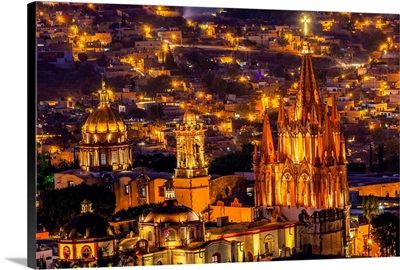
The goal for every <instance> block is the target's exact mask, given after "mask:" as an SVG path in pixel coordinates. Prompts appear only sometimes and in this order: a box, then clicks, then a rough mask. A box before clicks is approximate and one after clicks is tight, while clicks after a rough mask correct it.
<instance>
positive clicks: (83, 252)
mask: <svg viewBox="0 0 400 270" xmlns="http://www.w3.org/2000/svg"><path fill="white" fill-rule="evenodd" d="M81 255H82V257H83V258H90V257H91V256H92V249H91V248H90V247H89V246H84V247H83V248H82V249H81Z"/></svg>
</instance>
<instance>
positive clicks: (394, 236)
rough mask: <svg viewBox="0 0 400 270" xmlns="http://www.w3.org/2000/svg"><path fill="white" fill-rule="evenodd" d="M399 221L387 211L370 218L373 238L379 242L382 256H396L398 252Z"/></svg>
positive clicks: (399, 250)
mask: <svg viewBox="0 0 400 270" xmlns="http://www.w3.org/2000/svg"><path fill="white" fill-rule="evenodd" d="M399 222H400V219H399V217H398V216H396V215H394V214H392V213H389V212H386V213H383V214H381V215H379V216H377V217H375V218H373V219H372V227H373V229H372V234H373V235H374V237H373V238H374V241H375V242H377V243H378V244H379V246H380V252H381V255H382V256H383V257H389V256H395V255H397V256H398V254H400V253H399V252H400V249H399V235H398V234H399Z"/></svg>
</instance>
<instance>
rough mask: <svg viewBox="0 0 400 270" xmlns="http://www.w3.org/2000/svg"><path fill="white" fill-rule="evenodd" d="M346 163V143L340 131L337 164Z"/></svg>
mask: <svg viewBox="0 0 400 270" xmlns="http://www.w3.org/2000/svg"><path fill="white" fill-rule="evenodd" d="M346 163H347V159H346V145H345V143H344V135H343V133H342V134H341V136H340V150H339V164H340V165H344V164H346Z"/></svg>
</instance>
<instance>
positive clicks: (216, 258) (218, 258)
mask: <svg viewBox="0 0 400 270" xmlns="http://www.w3.org/2000/svg"><path fill="white" fill-rule="evenodd" d="M211 262H212V263H221V253H219V252H216V253H214V254H213V255H211Z"/></svg>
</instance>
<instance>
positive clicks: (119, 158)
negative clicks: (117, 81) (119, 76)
mask: <svg viewBox="0 0 400 270" xmlns="http://www.w3.org/2000/svg"><path fill="white" fill-rule="evenodd" d="M110 92H111V91H109V90H106V88H105V82H104V81H103V80H102V89H101V90H100V91H99V95H100V102H99V105H98V108H97V109H96V110H95V111H94V112H92V113H91V114H90V115H89V117H88V118H87V120H86V122H85V124H84V125H83V126H82V141H81V142H80V145H79V147H80V166H81V169H82V170H83V171H91V172H92V171H94V172H95V171H116V170H126V169H129V168H131V164H132V154H131V151H130V143H129V140H128V136H127V129H126V126H125V123H124V120H123V119H122V117H121V116H120V115H119V114H118V112H117V111H116V110H115V109H113V108H111V103H110V98H109V97H110V94H111V93H110Z"/></svg>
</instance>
